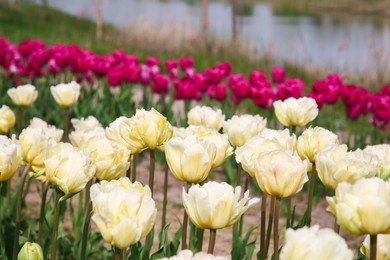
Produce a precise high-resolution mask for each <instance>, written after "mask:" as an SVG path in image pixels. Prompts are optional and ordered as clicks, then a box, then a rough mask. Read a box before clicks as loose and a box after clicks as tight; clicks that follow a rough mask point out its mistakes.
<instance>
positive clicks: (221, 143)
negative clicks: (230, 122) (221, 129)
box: [199, 133, 233, 168]
mask: <svg viewBox="0 0 390 260" xmlns="http://www.w3.org/2000/svg"><path fill="white" fill-rule="evenodd" d="M199 139H200V140H207V141H209V142H210V143H213V144H214V145H215V147H216V153H215V159H214V162H213V164H212V165H211V168H216V167H219V166H221V165H222V164H223V163H224V162H225V160H226V158H227V157H229V156H230V155H232V153H233V147H232V146H231V145H230V143H229V139H228V136H227V135H226V134H220V133H215V134H213V135H208V136H203V137H200V138H199Z"/></svg>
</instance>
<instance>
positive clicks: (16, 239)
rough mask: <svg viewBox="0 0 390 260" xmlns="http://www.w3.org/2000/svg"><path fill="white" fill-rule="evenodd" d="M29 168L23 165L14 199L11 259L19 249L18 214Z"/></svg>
mask: <svg viewBox="0 0 390 260" xmlns="http://www.w3.org/2000/svg"><path fill="white" fill-rule="evenodd" d="M29 170H30V165H29V164H27V165H26V166H25V167H24V171H23V174H22V178H21V179H20V183H19V190H18V198H17V201H16V219H15V233H14V245H13V250H12V259H16V258H17V255H18V251H19V229H20V215H21V212H22V198H23V188H24V183H25V182H26V178H27V174H28V171H29Z"/></svg>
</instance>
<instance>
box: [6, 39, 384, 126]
mask: <svg viewBox="0 0 390 260" xmlns="http://www.w3.org/2000/svg"><path fill="white" fill-rule="evenodd" d="M163 65H164V66H163ZM163 65H162V64H161V61H160V60H159V59H158V58H156V57H147V58H146V60H145V63H141V62H140V61H139V58H138V56H137V55H133V54H126V53H125V52H124V51H122V50H115V51H113V52H112V53H111V54H104V55H101V56H99V55H97V54H96V53H94V52H92V51H90V50H83V49H81V48H80V47H79V46H77V45H75V44H71V45H63V44H55V45H53V46H49V47H48V46H46V44H45V43H44V42H43V41H40V40H35V39H31V40H26V41H24V42H22V43H20V44H19V45H17V46H15V45H13V44H12V43H10V42H8V41H7V40H6V39H4V38H0V68H1V67H2V68H3V70H4V72H5V76H6V77H8V78H10V79H13V80H14V81H15V85H18V84H22V83H23V80H26V78H27V79H33V78H39V77H44V76H46V75H47V74H50V75H53V76H55V75H58V74H60V73H62V72H70V73H71V74H72V75H73V76H74V77H75V79H77V81H78V82H81V81H88V82H92V81H94V80H101V79H106V80H107V83H108V85H109V86H110V87H120V86H121V85H124V84H136V83H137V84H142V85H144V86H149V87H150V89H151V90H152V91H153V92H154V93H157V94H161V95H166V94H168V93H169V92H170V89H171V86H173V87H174V88H173V91H174V97H175V99H182V100H200V99H202V98H209V99H215V100H218V101H224V100H225V99H226V98H229V99H230V102H231V103H232V104H239V103H240V102H241V101H242V100H244V99H250V100H252V101H253V103H254V104H256V105H257V106H259V107H261V108H269V107H271V106H272V104H273V102H274V101H275V100H285V99H287V98H289V97H295V98H298V97H301V96H302V94H303V93H304V92H306V93H307V96H308V97H312V98H313V99H315V100H316V102H317V104H318V106H319V107H320V108H321V107H322V106H323V105H324V104H328V105H332V104H335V103H337V102H338V101H339V100H341V101H342V103H343V104H344V105H345V108H346V114H347V116H348V117H349V118H351V119H356V118H358V117H359V116H361V115H366V114H369V113H371V114H372V122H373V124H374V125H375V126H378V127H380V128H381V129H383V130H385V129H386V127H387V125H388V124H390V85H387V86H384V87H382V88H381V91H380V92H379V93H373V92H370V91H368V90H366V89H365V88H363V87H356V86H354V85H346V84H344V83H343V79H342V78H341V77H340V76H339V75H337V74H331V75H328V76H327V77H326V78H325V79H323V80H320V81H316V82H314V83H313V85H312V87H311V88H310V89H306V91H305V87H304V82H303V80H302V79H299V78H286V73H285V70H284V69H283V68H281V67H276V68H273V69H272V71H271V79H268V78H267V75H266V73H265V72H264V71H262V70H255V71H252V72H251V73H250V74H249V77H248V78H246V77H245V76H244V75H243V74H238V73H232V67H231V65H230V64H228V63H225V62H221V63H219V64H217V65H216V66H212V67H209V68H206V69H205V70H204V71H196V69H195V63H194V60H193V59H192V58H191V57H183V58H179V59H176V60H166V61H165V62H164V63H163ZM163 67H165V68H163ZM162 69H164V70H165V73H164V72H163V71H162Z"/></svg>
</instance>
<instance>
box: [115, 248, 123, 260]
mask: <svg viewBox="0 0 390 260" xmlns="http://www.w3.org/2000/svg"><path fill="white" fill-rule="evenodd" d="M122 259H123V250H122V249H119V248H117V247H116V248H115V260H122Z"/></svg>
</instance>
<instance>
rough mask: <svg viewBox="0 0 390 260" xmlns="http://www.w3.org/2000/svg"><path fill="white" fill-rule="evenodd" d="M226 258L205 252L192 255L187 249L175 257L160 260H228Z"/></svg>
mask: <svg viewBox="0 0 390 260" xmlns="http://www.w3.org/2000/svg"><path fill="white" fill-rule="evenodd" d="M228 259H229V258H228V257H225V256H214V255H211V254H207V253H205V252H198V253H196V254H194V253H192V251H191V250H189V249H185V250H182V251H180V252H179V253H177V255H175V256H171V257H164V258H161V259H160V260H228Z"/></svg>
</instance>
